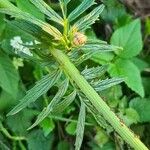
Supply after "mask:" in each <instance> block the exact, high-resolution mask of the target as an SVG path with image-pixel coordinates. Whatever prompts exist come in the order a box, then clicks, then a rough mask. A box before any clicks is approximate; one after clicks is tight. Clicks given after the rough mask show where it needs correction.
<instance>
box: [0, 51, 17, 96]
mask: <svg viewBox="0 0 150 150" xmlns="http://www.w3.org/2000/svg"><path fill="white" fill-rule="evenodd" d="M18 82H19V75H18V72H17V70H16V69H15V67H14V66H13V64H12V61H11V60H10V59H9V57H8V56H6V55H4V54H2V53H0V86H1V87H2V89H3V90H4V91H6V92H8V93H9V94H11V95H12V96H13V98H15V97H16V96H17V92H18Z"/></svg>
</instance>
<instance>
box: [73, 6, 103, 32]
mask: <svg viewBox="0 0 150 150" xmlns="http://www.w3.org/2000/svg"><path fill="white" fill-rule="evenodd" d="M103 9H104V5H100V6H98V7H96V8H95V9H94V10H93V11H92V12H90V13H89V14H88V15H86V16H85V17H83V18H81V19H79V20H78V21H77V22H76V23H75V24H74V25H73V28H74V29H76V30H78V31H84V30H86V29H87V28H89V27H90V25H92V24H93V23H94V22H95V21H96V20H98V18H99V15H100V14H101V12H102V11H103Z"/></svg>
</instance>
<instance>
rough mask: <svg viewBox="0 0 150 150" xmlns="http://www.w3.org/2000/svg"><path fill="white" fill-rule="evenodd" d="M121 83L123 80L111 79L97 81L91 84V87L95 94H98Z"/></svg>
mask: <svg viewBox="0 0 150 150" xmlns="http://www.w3.org/2000/svg"><path fill="white" fill-rule="evenodd" d="M123 81H124V79H123V78H112V79H105V80H99V81H96V82H93V83H91V85H92V86H93V88H94V89H95V90H96V91H97V92H99V91H102V90H105V89H107V88H110V87H112V86H114V85H117V84H119V83H121V82H123Z"/></svg>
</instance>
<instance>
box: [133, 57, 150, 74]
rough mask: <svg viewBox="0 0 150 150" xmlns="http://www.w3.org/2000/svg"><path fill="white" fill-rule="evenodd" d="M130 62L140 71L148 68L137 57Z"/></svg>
mask: <svg viewBox="0 0 150 150" xmlns="http://www.w3.org/2000/svg"><path fill="white" fill-rule="evenodd" d="M132 62H133V63H134V64H135V65H136V66H137V67H138V69H139V70H140V71H144V69H146V68H148V66H149V65H148V63H147V62H146V61H144V60H142V59H140V58H138V57H133V58H132Z"/></svg>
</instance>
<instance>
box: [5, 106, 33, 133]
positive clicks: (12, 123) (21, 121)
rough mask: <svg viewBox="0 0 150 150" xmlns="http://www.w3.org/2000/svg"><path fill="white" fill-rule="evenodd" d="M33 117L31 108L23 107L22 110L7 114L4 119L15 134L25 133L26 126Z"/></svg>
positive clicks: (30, 122)
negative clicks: (14, 113)
mask: <svg viewBox="0 0 150 150" xmlns="http://www.w3.org/2000/svg"><path fill="white" fill-rule="evenodd" d="M33 118H34V111H33V110H31V109H24V110H23V111H22V112H20V113H18V114H16V115H14V116H9V117H7V119H6V124H7V126H8V127H9V129H11V131H13V132H14V133H17V134H20V135H21V134H25V133H27V130H26V129H27V128H28V127H29V126H30V125H31V124H32V119H33Z"/></svg>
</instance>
